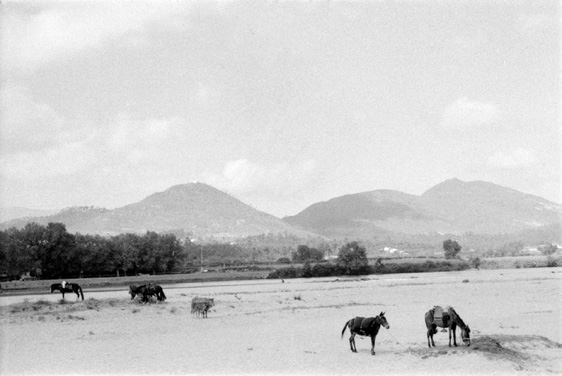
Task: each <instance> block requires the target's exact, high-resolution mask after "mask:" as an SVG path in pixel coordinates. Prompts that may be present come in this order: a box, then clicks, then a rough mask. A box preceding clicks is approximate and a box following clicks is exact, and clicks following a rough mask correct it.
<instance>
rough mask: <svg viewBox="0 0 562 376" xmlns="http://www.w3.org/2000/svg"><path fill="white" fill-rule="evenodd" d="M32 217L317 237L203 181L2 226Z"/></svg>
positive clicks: (113, 228) (112, 231)
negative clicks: (134, 199) (101, 206)
mask: <svg viewBox="0 0 562 376" xmlns="http://www.w3.org/2000/svg"><path fill="white" fill-rule="evenodd" d="M30 221H34V222H38V223H40V224H46V223H48V222H62V223H64V224H65V225H66V227H67V230H68V231H69V232H71V233H74V232H80V233H84V234H101V235H116V234H119V233H128V232H129V233H143V232H146V231H155V232H183V233H190V234H192V235H193V236H196V237H209V236H213V237H216V238H236V237H243V236H249V235H258V234H264V233H265V234H268V233H272V234H277V233H290V234H295V235H298V236H303V237H306V236H309V235H312V234H310V233H308V232H306V231H302V230H298V229H296V228H294V227H293V226H291V225H290V224H288V223H286V222H284V221H282V220H281V219H279V218H276V217H274V216H272V215H270V214H267V213H264V212H261V211H259V210H256V209H254V208H252V207H251V206H249V205H246V204H244V203H243V202H241V201H239V200H238V199H236V198H234V197H232V196H230V195H228V194H226V193H224V192H222V191H220V190H218V189H216V188H213V187H211V186H209V185H206V184H202V183H190V184H182V185H176V186H173V187H171V188H169V189H167V190H166V191H164V192H158V193H154V194H152V195H150V196H148V197H146V198H145V199H143V200H141V201H139V202H137V203H133V204H130V205H126V206H123V207H120V208H116V209H113V210H107V209H94V208H71V209H67V210H65V211H62V212H60V213H58V214H56V215H52V216H46V217H39V218H26V219H25V220H16V221H10V222H7V223H3V224H2V226H1V228H7V227H10V226H15V227H23V226H24V225H25V224H26V223H27V222H30Z"/></svg>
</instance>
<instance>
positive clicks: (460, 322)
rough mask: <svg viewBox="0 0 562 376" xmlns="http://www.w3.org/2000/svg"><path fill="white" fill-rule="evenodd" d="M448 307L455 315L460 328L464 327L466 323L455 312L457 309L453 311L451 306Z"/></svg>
mask: <svg viewBox="0 0 562 376" xmlns="http://www.w3.org/2000/svg"><path fill="white" fill-rule="evenodd" d="M449 308H450V310H451V313H453V314H454V315H455V316H456V318H457V321H458V322H457V323H458V325H459V326H460V327H461V328H464V327H466V324H465V323H464V321H462V319H461V317H460V316H459V314H458V313H457V311H455V309H454V308H453V307H449Z"/></svg>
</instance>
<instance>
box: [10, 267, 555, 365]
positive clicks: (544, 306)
mask: <svg viewBox="0 0 562 376" xmlns="http://www.w3.org/2000/svg"><path fill="white" fill-rule="evenodd" d="M561 279H562V270H560V268H533V269H510V270H480V271H476V270H467V271H462V272H449V273H422V274H393V275H371V276H367V277H359V278H341V277H339V278H337V277H332V278H325V279H295V280H286V281H285V283H281V281H279V280H254V281H231V282H207V283H189V284H170V285H166V284H163V285H162V286H163V288H164V290H165V292H166V295H167V297H168V300H167V301H166V302H164V303H152V304H140V303H138V302H136V301H131V300H130V299H129V296H128V294H127V289H126V288H123V289H108V290H103V289H97V290H95V291H89V290H88V289H85V291H84V294H85V298H86V300H84V301H78V302H76V301H75V297H74V296H73V295H67V299H66V302H65V304H62V303H61V300H60V294H53V295H13V296H6V297H0V314H1V315H0V335H1V336H0V338H1V339H0V374H2V375H12V374H139V373H140V374H241V373H249V374H333V375H336V374H337V375H342V374H372V373H376V374H408V375H409V374H439V375H451V374H453V375H454V374H482V375H484V374H485V375H490V374H496V375H498V374H514V373H515V374H518V375H531V374H532V375H537V374H552V373H562V369H561V364H562V348H561V346H560V344H559V343H560V342H562V334H561V327H560V322H561V320H560V319H561V316H560V313H561V308H560V304H559V301H560V295H561V294H560V292H561V285H560V282H561ZM463 281H464V282H463ZM196 295H198V296H207V297H211V298H214V299H215V301H216V306H215V307H213V309H212V311H211V312H210V313H209V318H208V319H200V318H195V317H192V315H191V313H190V311H191V309H190V302H191V299H192V298H193V297H194V296H196ZM436 304H439V305H452V306H453V307H455V309H456V310H457V312H458V313H459V314H460V315H461V317H462V318H463V319H464V321H465V322H466V323H467V324H469V325H470V327H471V329H472V334H473V344H472V346H470V347H466V346H461V345H459V347H456V348H455V347H453V348H449V347H448V346H447V343H448V336H447V334H446V333H441V332H439V333H438V334H436V335H435V342H436V345H437V347H436V348H432V349H428V348H427V340H426V334H425V333H426V328H425V324H424V319H423V317H424V313H425V312H426V311H427V310H428V309H429V308H431V307H432V306H433V305H436ZM381 311H385V312H386V317H387V319H388V322H389V324H390V329H389V330H385V329H381V332H380V333H379V336H378V337H377V342H376V353H377V354H376V356H371V355H370V340H369V339H357V340H356V342H357V348H358V351H359V352H358V353H357V354H354V353H352V352H351V351H350V349H349V342H348V338H349V332H347V331H346V333H345V335H344V337H343V339H340V336H341V331H342V328H343V327H344V324H345V322H346V321H347V320H348V319H350V318H352V317H354V316H375V315H377V314H378V313H380V312H381ZM459 342H460V341H459Z"/></svg>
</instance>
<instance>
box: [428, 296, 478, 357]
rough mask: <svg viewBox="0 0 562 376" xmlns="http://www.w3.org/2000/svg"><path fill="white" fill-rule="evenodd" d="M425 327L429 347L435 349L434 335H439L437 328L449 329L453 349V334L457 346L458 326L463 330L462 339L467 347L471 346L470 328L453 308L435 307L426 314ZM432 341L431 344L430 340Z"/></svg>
mask: <svg viewBox="0 0 562 376" xmlns="http://www.w3.org/2000/svg"><path fill="white" fill-rule="evenodd" d="M425 325H426V326H427V346H428V347H431V346H433V347H435V342H434V341H433V335H434V334H436V333H437V327H440V328H448V329H449V347H451V332H452V334H453V343H454V345H455V346H457V333H456V329H457V326H458V327H459V328H460V329H461V338H462V341H463V342H464V343H466V345H467V346H470V328H469V327H468V325H466V324H465V323H464V321H462V319H461V317H460V316H459V315H458V313H457V312H456V311H455V310H454V309H453V307H443V308H442V307H440V306H435V307H433V308H432V309H430V310H429V311H427V312H426V313H425ZM430 339H431V343H430V341H429V340H430Z"/></svg>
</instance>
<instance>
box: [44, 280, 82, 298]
mask: <svg viewBox="0 0 562 376" xmlns="http://www.w3.org/2000/svg"><path fill="white" fill-rule="evenodd" d="M55 290H59V291H60V292H62V298H63V299H64V293H65V292H73V293H75V294H76V300H78V299H79V298H80V296H82V300H84V293H83V292H82V287H80V285H79V284H78V283H65V285H64V287H62V283H53V284H52V285H51V294H52V293H53V292H54V291H55Z"/></svg>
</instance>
